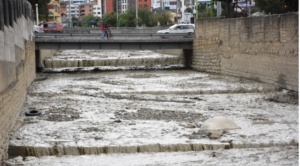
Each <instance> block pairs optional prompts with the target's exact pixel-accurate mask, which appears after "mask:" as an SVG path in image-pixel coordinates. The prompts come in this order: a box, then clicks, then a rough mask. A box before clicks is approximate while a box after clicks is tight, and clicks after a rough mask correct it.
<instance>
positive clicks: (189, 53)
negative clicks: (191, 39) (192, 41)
mask: <svg viewBox="0 0 300 166" xmlns="http://www.w3.org/2000/svg"><path fill="white" fill-rule="evenodd" d="M183 58H184V66H185V67H186V68H191V66H192V59H193V49H183Z"/></svg>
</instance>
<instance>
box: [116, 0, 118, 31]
mask: <svg viewBox="0 0 300 166" xmlns="http://www.w3.org/2000/svg"><path fill="white" fill-rule="evenodd" d="M116 6H117V7H116V8H117V11H116V12H117V28H118V27H119V25H118V22H119V1H118V0H116Z"/></svg>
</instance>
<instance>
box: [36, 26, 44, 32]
mask: <svg viewBox="0 0 300 166" xmlns="http://www.w3.org/2000/svg"><path fill="white" fill-rule="evenodd" d="M34 33H44V30H43V27H40V26H38V25H34Z"/></svg>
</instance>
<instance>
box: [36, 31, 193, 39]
mask: <svg viewBox="0 0 300 166" xmlns="http://www.w3.org/2000/svg"><path fill="white" fill-rule="evenodd" d="M113 36H114V37H127V39H129V40H130V38H135V37H160V38H162V39H164V38H178V37H189V38H193V37H194V33H191V34H189V36H188V34H186V33H169V34H164V33H142V34H141V33H130V34H125V33H123V34H122V33H116V34H113ZM35 37H38V38H40V37H101V34H78V33H36V34H35Z"/></svg>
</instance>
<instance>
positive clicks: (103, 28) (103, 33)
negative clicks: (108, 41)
mask: <svg viewBox="0 0 300 166" xmlns="http://www.w3.org/2000/svg"><path fill="white" fill-rule="evenodd" d="M100 30H101V39H104V36H105V25H104V24H103V23H102V24H101V25H100Z"/></svg>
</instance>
